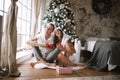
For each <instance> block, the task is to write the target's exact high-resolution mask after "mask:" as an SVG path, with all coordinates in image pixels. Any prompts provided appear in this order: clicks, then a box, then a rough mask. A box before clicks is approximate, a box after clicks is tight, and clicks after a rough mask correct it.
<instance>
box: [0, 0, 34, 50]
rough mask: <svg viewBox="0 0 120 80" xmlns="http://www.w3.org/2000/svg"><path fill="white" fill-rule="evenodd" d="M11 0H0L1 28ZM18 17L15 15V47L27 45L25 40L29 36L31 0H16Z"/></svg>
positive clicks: (19, 47)
mask: <svg viewBox="0 0 120 80" xmlns="http://www.w3.org/2000/svg"><path fill="white" fill-rule="evenodd" d="M10 3H11V0H0V15H2V16H3V30H2V32H3V31H4V27H5V23H6V13H7V11H8V8H9V6H10ZM17 6H18V17H17V49H21V48H25V47H27V44H26V41H27V40H28V39H29V36H30V29H31V22H32V19H31V18H32V0H18V2H17Z"/></svg>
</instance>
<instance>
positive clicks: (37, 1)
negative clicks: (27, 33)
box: [32, 0, 42, 36]
mask: <svg viewBox="0 0 120 80" xmlns="http://www.w3.org/2000/svg"><path fill="white" fill-rule="evenodd" d="M41 1H42V0H34V15H35V16H34V17H35V22H34V28H33V34H32V35H33V36H35V34H36V32H37V29H38V18H39V14H40V7H41Z"/></svg>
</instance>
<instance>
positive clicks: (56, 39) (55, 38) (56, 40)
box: [54, 29, 63, 47]
mask: <svg viewBox="0 0 120 80" xmlns="http://www.w3.org/2000/svg"><path fill="white" fill-rule="evenodd" d="M58 30H59V31H60V32H61V39H62V38H63V32H62V30H61V29H58ZM58 42H61V40H60V39H59V38H58V37H57V36H56V35H55V36H54V46H55V47H56V44H57V43H58Z"/></svg>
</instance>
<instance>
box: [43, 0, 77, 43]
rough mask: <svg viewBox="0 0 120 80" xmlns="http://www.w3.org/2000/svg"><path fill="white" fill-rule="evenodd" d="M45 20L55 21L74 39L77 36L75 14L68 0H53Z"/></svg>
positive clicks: (46, 21) (47, 21)
mask: <svg viewBox="0 0 120 80" xmlns="http://www.w3.org/2000/svg"><path fill="white" fill-rule="evenodd" d="M44 22H45V23H49V22H54V23H55V24H56V25H57V27H60V28H61V29H62V31H64V32H65V33H66V34H68V35H69V36H70V37H71V39H72V41H74V39H75V38H76V37H77V35H76V32H75V29H76V26H75V21H74V14H73V12H72V9H71V6H70V3H69V2H68V1H67V0H52V1H51V3H50V4H49V7H48V9H47V15H46V16H45V17H44Z"/></svg>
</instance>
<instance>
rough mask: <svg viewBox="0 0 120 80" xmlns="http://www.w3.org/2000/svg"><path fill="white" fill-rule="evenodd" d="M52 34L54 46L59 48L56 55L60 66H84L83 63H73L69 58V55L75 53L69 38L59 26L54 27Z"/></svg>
mask: <svg viewBox="0 0 120 80" xmlns="http://www.w3.org/2000/svg"><path fill="white" fill-rule="evenodd" d="M54 34H55V37H54V46H55V47H57V48H59V54H58V55H57V61H58V64H59V65H62V66H86V65H85V64H75V63H73V62H71V61H70V60H69V56H71V55H73V54H74V53H75V49H74V46H73V44H72V43H71V41H70V38H67V37H66V36H65V34H63V32H62V30H61V29H59V28H57V29H55V31H54Z"/></svg>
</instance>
